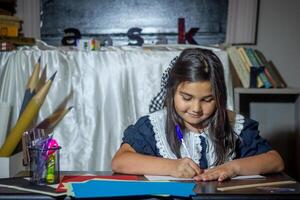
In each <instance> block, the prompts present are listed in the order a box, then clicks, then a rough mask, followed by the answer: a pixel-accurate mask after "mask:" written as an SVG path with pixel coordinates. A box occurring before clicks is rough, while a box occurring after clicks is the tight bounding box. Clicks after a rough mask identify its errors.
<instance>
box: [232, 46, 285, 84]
mask: <svg viewBox="0 0 300 200" xmlns="http://www.w3.org/2000/svg"><path fill="white" fill-rule="evenodd" d="M227 53H228V56H229V60H230V63H231V65H232V66H233V68H234V70H235V72H236V74H237V77H238V79H239V81H240V82H241V85H242V86H243V87H244V88H286V87H287V85H286V83H285V81H284V80H283V78H282V76H281V75H280V73H279V72H278V70H277V69H276V67H275V66H274V64H273V62H272V61H268V60H267V59H266V58H265V56H264V55H263V53H261V52H260V51H258V50H256V49H253V48H246V47H236V46H232V47H229V48H228V49H227Z"/></svg>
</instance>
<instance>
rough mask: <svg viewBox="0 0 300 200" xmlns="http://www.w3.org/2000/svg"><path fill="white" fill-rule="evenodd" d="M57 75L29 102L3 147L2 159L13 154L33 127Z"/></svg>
mask: <svg viewBox="0 0 300 200" xmlns="http://www.w3.org/2000/svg"><path fill="white" fill-rule="evenodd" d="M55 74H56V72H55V73H54V74H53V76H52V77H51V78H50V79H49V80H48V81H47V83H46V84H45V85H44V86H43V87H42V88H41V89H40V91H38V92H37V94H36V95H35V96H33V97H32V99H31V100H30V101H29V102H28V104H27V106H26V108H25V109H24V111H23V113H22V114H21V116H20V118H19V119H18V121H17V123H16V125H15V127H14V128H13V129H12V130H11V131H10V133H9V135H8V137H7V138H6V140H5V142H4V144H3V146H2V147H1V149H0V157H1V156H2V157H5V156H10V155H11V154H12V152H13V151H14V149H15V148H16V146H17V144H18V143H19V141H20V140H21V138H22V134H23V132H25V131H26V130H27V128H28V127H29V126H30V125H31V123H32V120H33V119H35V117H36V116H37V115H38V112H39V110H40V107H41V106H42V104H43V102H44V100H45V98H46V95H47V94H48V91H49V89H50V87H51V85H52V82H53V79H54V77H55Z"/></svg>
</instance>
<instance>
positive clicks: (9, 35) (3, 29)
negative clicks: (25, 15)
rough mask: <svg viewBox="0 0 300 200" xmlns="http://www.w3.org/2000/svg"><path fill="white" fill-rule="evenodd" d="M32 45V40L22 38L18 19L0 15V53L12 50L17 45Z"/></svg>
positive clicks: (20, 22)
mask: <svg viewBox="0 0 300 200" xmlns="http://www.w3.org/2000/svg"><path fill="white" fill-rule="evenodd" d="M34 44H35V40H34V38H26V37H23V33H22V21H21V20H20V19H19V17H17V16H11V15H0V51H10V50H14V49H15V47H16V46H18V45H34Z"/></svg>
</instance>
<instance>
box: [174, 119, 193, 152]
mask: <svg viewBox="0 0 300 200" xmlns="http://www.w3.org/2000/svg"><path fill="white" fill-rule="evenodd" d="M176 133H177V137H178V139H179V140H180V142H181V144H182V146H183V148H184V149H185V151H186V154H187V155H188V157H189V158H191V155H190V152H189V150H188V149H187V147H186V145H185V142H184V140H183V135H182V133H181V130H180V127H179V125H178V124H176Z"/></svg>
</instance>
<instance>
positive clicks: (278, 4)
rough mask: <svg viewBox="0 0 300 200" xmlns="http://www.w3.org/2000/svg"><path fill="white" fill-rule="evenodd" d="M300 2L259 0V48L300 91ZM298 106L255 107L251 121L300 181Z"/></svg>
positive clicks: (273, 105) (261, 104) (287, 81)
mask: <svg viewBox="0 0 300 200" xmlns="http://www.w3.org/2000/svg"><path fill="white" fill-rule="evenodd" d="M299 10H300V1H298V0H289V1H282V0H260V4H259V16H258V31H257V44H256V45H255V46H252V47H254V48H257V49H259V50H260V51H262V52H263V53H264V55H265V56H266V58H267V59H269V60H272V61H273V62H274V64H275V66H276V67H277V69H278V70H279V72H280V74H281V75H282V77H283V78H284V80H285V81H286V83H287V84H288V86H289V87H294V88H300V78H299V75H300V62H299V60H298V58H299V56H300V46H299V44H300V20H299V19H300V12H299ZM297 101H298V103H295V104H293V103H290V104H288V103H285V104H282V103H276V102H275V103H267V104H266V103H252V104H251V105H250V109H251V113H252V114H251V115H250V117H251V118H253V119H256V120H258V121H259V122H260V130H261V135H262V136H263V137H265V138H267V139H268V140H269V141H270V143H271V145H272V146H273V148H275V149H276V150H278V151H279V152H280V153H281V155H282V156H283V159H284V160H285V164H286V172H287V173H288V174H289V175H291V176H293V177H294V178H296V179H297V180H298V181H299V180H300V161H299V154H298V153H297V152H299V150H300V130H299V129H300V128H299V124H300V121H299V116H300V114H299V111H300V108H299V105H300V104H299V99H298V100H297Z"/></svg>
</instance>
